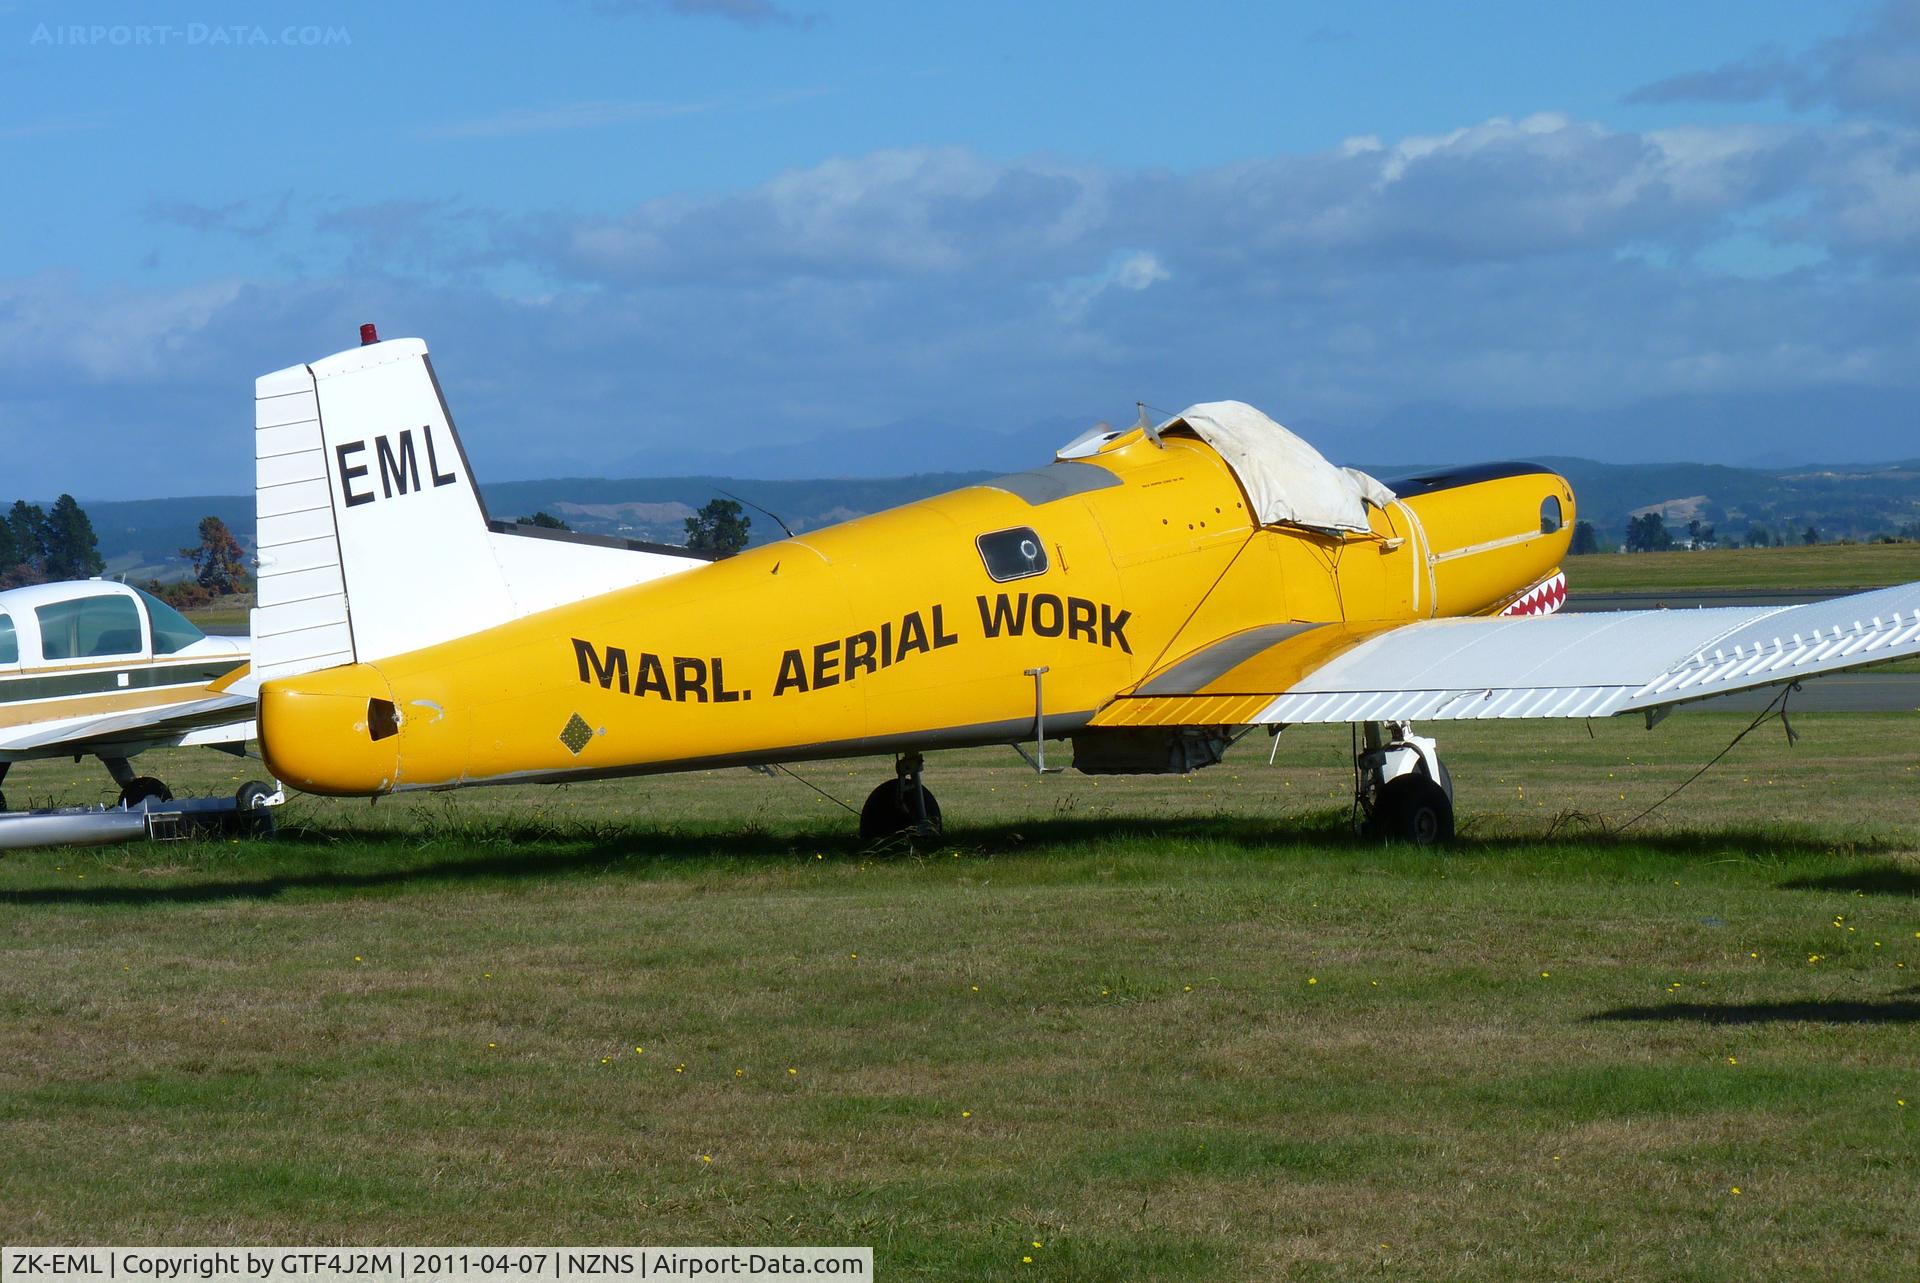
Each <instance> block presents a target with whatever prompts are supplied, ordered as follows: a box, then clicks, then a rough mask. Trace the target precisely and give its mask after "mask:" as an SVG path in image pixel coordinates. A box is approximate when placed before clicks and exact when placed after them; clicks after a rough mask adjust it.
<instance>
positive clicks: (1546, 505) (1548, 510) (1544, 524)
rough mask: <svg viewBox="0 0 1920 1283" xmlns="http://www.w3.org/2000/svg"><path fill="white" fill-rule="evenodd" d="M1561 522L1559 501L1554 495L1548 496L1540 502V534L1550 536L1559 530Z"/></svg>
mask: <svg viewBox="0 0 1920 1283" xmlns="http://www.w3.org/2000/svg"><path fill="white" fill-rule="evenodd" d="M1561 520H1562V518H1561V516H1560V500H1559V499H1558V498H1557V497H1556V496H1554V495H1548V496H1547V497H1546V498H1544V499H1542V500H1541V501H1540V533H1541V534H1543V535H1550V534H1552V533H1553V532H1554V531H1556V530H1558V529H1560V522H1561Z"/></svg>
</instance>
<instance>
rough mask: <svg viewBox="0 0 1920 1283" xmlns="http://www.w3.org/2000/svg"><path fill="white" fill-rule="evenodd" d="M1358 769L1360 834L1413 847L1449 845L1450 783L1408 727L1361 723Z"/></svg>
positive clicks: (1425, 740) (1427, 745)
mask: <svg viewBox="0 0 1920 1283" xmlns="http://www.w3.org/2000/svg"><path fill="white" fill-rule="evenodd" d="M1357 765H1358V768H1359V771H1358V774H1359V783H1358V788H1359V797H1358V799H1357V800H1358V802H1359V806H1360V815H1361V821H1360V831H1361V833H1363V834H1365V835H1366V836H1368V837H1374V838H1384V839H1385V840H1387V841H1389V842H1411V843H1413V844H1414V845H1415V846H1433V845H1436V844H1438V843H1442V842H1451V841H1452V840H1453V778H1452V776H1450V775H1448V774H1447V768H1446V765H1445V764H1444V763H1443V762H1441V760H1440V754H1439V752H1438V751H1437V748H1436V746H1435V744H1434V742H1433V740H1432V739H1430V738H1429V737H1427V736H1425V735H1415V734H1414V733H1413V725H1412V723H1410V722H1367V723H1364V725H1363V727H1362V730H1361V743H1360V756H1359V760H1358V763H1357Z"/></svg>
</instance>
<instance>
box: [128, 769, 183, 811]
mask: <svg viewBox="0 0 1920 1283" xmlns="http://www.w3.org/2000/svg"><path fill="white" fill-rule="evenodd" d="M171 801H173V790H172V789H170V788H168V787H167V786H166V785H165V784H162V783H161V782H160V781H159V780H156V779H154V778H153V776H151V775H136V776H134V777H133V778H132V779H130V780H128V781H127V782H126V783H125V784H123V785H121V786H120V805H122V806H124V807H126V808H127V809H128V810H130V811H131V810H133V809H134V808H135V807H137V806H139V805H140V804H141V803H142V802H171Z"/></svg>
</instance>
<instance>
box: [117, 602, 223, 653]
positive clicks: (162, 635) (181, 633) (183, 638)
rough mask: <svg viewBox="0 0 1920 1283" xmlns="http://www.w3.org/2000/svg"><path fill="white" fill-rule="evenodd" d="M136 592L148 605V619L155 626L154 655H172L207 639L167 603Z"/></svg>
mask: <svg viewBox="0 0 1920 1283" xmlns="http://www.w3.org/2000/svg"><path fill="white" fill-rule="evenodd" d="M134 591H135V592H137V593H140V600H141V601H143V602H145V603H146V604H147V619H148V620H149V621H150V622H151V623H152V624H153V653H154V654H156V655H171V654H173V653H174V652H175V651H178V650H185V649H186V648H187V647H189V646H191V645H193V644H194V643H195V642H197V641H204V640H205V639H206V636H207V635H206V634H205V633H203V632H201V631H200V630H199V629H198V628H196V627H194V626H193V624H192V623H191V622H190V621H189V620H188V619H187V617H186V616H185V615H183V614H181V613H180V612H179V611H177V610H175V609H174V608H173V607H171V606H169V605H167V603H166V602H164V601H161V600H160V599H159V598H158V597H156V596H154V595H153V594H152V593H150V592H142V591H141V590H140V589H138V588H135V589H134Z"/></svg>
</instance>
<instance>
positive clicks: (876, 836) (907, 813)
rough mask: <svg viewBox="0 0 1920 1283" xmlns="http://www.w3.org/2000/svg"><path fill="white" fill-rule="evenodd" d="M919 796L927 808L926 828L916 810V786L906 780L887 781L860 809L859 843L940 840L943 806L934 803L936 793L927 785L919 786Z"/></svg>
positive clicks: (868, 797) (868, 795)
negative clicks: (941, 808)
mask: <svg viewBox="0 0 1920 1283" xmlns="http://www.w3.org/2000/svg"><path fill="white" fill-rule="evenodd" d="M920 796H921V798H922V799H924V801H925V803H926V807H927V822H926V823H925V824H924V825H923V824H921V823H920V816H919V815H918V814H917V813H916V809H915V807H914V797H913V786H912V785H911V784H909V783H908V782H907V781H905V780H901V779H893V780H888V781H887V782H886V783H885V784H882V785H881V786H880V787H879V788H877V789H875V790H874V791H873V792H871V793H869V794H867V804H866V805H865V806H863V807H861V808H860V840H861V841H862V842H884V841H886V840H887V839H888V838H895V837H900V836H902V835H906V836H911V837H921V838H935V837H939V836H940V803H939V802H937V801H936V800H934V796H933V790H932V789H930V788H928V787H927V786H926V785H924V784H923V785H921V786H920Z"/></svg>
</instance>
